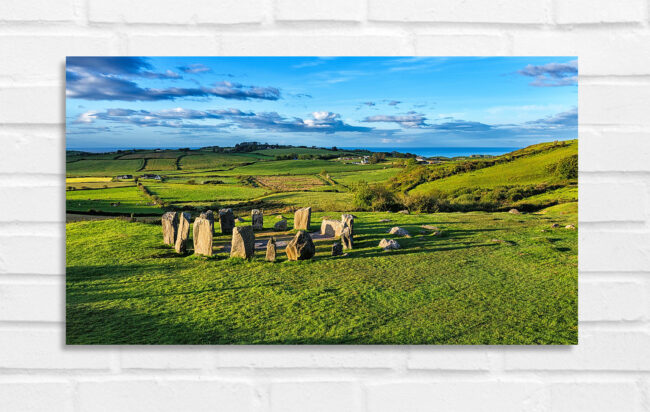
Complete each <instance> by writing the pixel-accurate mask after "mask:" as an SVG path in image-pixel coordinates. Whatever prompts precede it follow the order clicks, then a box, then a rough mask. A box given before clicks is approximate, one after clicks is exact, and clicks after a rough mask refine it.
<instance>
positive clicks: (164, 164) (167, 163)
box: [144, 158, 176, 172]
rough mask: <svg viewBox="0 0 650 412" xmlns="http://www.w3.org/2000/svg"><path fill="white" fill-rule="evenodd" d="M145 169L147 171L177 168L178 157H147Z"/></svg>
mask: <svg viewBox="0 0 650 412" xmlns="http://www.w3.org/2000/svg"><path fill="white" fill-rule="evenodd" d="M144 170H145V171H147V172H153V171H167V170H176V159H164V158H163V159H147V164H146V165H145V167H144Z"/></svg>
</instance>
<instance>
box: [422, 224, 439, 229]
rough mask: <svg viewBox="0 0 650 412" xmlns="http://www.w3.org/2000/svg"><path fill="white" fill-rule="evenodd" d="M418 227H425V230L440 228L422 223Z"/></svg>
mask: <svg viewBox="0 0 650 412" xmlns="http://www.w3.org/2000/svg"><path fill="white" fill-rule="evenodd" d="M420 227H421V228H422V229H427V230H440V229H439V228H438V227H437V226H433V225H422V226H420Z"/></svg>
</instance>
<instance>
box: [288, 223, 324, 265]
mask: <svg viewBox="0 0 650 412" xmlns="http://www.w3.org/2000/svg"><path fill="white" fill-rule="evenodd" d="M285 252H286V253H287V258H288V259H289V260H307V259H311V258H312V257H314V255H315V254H316V246H314V242H313V241H312V240H311V236H309V233H307V232H305V231H303V230H300V231H298V233H296V236H294V238H293V239H291V240H290V241H289V243H287V248H286V249H285Z"/></svg>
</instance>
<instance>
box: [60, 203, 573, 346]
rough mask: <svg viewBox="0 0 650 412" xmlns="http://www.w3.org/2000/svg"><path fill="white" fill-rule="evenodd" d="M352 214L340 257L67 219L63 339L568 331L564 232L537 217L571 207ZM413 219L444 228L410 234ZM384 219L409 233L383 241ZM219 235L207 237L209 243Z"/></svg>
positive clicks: (565, 335)
mask: <svg viewBox="0 0 650 412" xmlns="http://www.w3.org/2000/svg"><path fill="white" fill-rule="evenodd" d="M329 215H333V214H331V213H330V214H329ZM321 217H322V214H315V216H314V218H315V220H316V221H320V219H321ZM386 218H388V219H392V220H393V221H392V222H387V223H381V222H379V221H380V220H381V219H386ZM267 219H272V218H270V217H267ZM357 222H358V223H355V231H356V232H357V235H356V239H355V242H356V248H355V249H354V250H352V251H350V252H349V254H348V256H346V257H343V258H332V257H331V256H329V250H330V248H331V241H323V242H317V251H318V253H317V256H316V258H315V259H314V260H312V261H305V262H289V261H287V260H286V259H285V257H284V256H283V254H281V255H282V256H281V258H280V261H278V262H276V263H267V262H264V261H263V256H262V254H261V253H258V254H257V255H256V257H255V258H254V259H253V260H252V261H250V262H246V261H241V260H236V259H226V254H225V253H223V252H220V253H217V255H216V256H215V257H213V258H210V259H206V258H196V257H194V256H191V255H190V256H179V255H177V254H175V253H174V252H173V250H172V249H171V248H170V247H168V246H165V245H163V244H162V235H161V231H160V227H159V225H157V224H154V225H151V224H144V223H128V222H125V221H121V220H104V221H89V222H78V223H69V224H68V225H67V237H68V242H67V265H68V266H67V343H68V344H89V343H90V344H92V343H95V344H228V343H237V344H252V343H264V344H279V343H307V344H323V343H326V344H327V343H330V344H332V343H347V344H351V343H362V344H365V343H367V344H383V343H409V344H477V343H480V344H540V343H546V344H576V343H577V290H578V289H577V288H578V286H577V276H576V273H577V272H576V271H577V269H576V268H577V232H576V231H575V230H567V229H564V228H562V229H550V225H551V224H552V223H559V224H560V225H561V226H562V227H563V226H564V225H565V224H568V223H571V224H576V223H577V222H576V220H575V216H567V215H559V216H557V217H549V216H546V215H543V214H538V215H532V214H531V215H511V214H508V213H464V214H460V213H454V214H433V215H401V214H393V213H358V219H357ZM421 224H434V225H436V226H438V227H440V229H442V230H443V234H444V236H442V237H437V236H432V235H431V234H429V233H426V234H420V233H419V226H420V225H421ZM393 225H399V226H400V227H404V228H406V229H407V230H409V231H411V233H413V234H414V236H413V237H412V238H410V239H406V238H398V241H399V242H400V244H402V246H403V248H402V249H400V250H397V251H391V252H383V251H382V250H381V249H379V248H378V247H377V244H378V242H379V240H380V239H381V238H383V237H387V238H390V237H391V235H388V234H386V233H385V232H387V230H388V229H389V228H390V227H391V226H393ZM316 226H317V224H316V223H314V224H313V228H314V229H315V228H316ZM541 229H544V230H546V231H545V232H541ZM258 237H260V238H263V237H264V234H258ZM228 240H229V239H228V238H227V237H224V236H219V237H217V239H216V240H215V248H216V250H219V249H220V247H221V245H223V244H225V243H227V242H228ZM88 244H92V245H93V247H92V248H90V249H89V248H88V247H87V245H88Z"/></svg>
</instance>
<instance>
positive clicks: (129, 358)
mask: <svg viewBox="0 0 650 412" xmlns="http://www.w3.org/2000/svg"><path fill="white" fill-rule="evenodd" d="M213 352H214V351H213V350H209V349H201V348H196V347H174V346H171V347H142V348H140V347H133V348H126V347H125V348H122V349H121V351H120V366H121V367H122V369H208V368H210V367H211V366H213V364H214V361H213V358H214V357H213Z"/></svg>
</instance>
